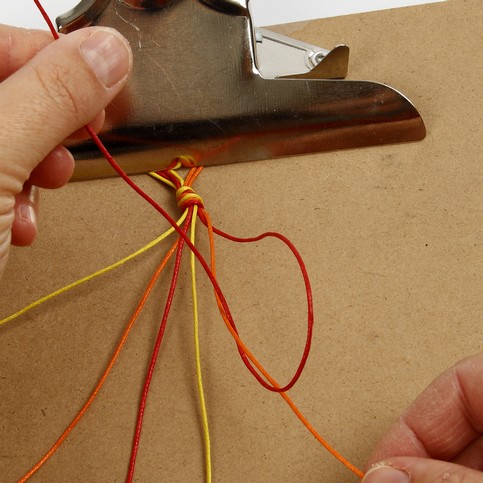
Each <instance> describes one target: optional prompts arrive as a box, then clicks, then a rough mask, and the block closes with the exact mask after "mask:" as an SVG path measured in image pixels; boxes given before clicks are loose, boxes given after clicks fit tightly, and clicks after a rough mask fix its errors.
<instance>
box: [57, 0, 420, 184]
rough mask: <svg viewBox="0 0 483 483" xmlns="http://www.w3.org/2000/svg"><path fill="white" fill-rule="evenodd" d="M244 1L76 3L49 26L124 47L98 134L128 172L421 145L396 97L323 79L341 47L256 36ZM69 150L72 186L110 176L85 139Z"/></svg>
mask: <svg viewBox="0 0 483 483" xmlns="http://www.w3.org/2000/svg"><path fill="white" fill-rule="evenodd" d="M248 4H249V0H83V1H81V2H80V3H79V4H78V6H77V7H75V8H74V9H73V10H71V11H70V12H68V13H67V14H65V15H63V16H61V17H59V18H58V19H57V24H58V27H59V30H60V31H61V32H70V31H72V30H75V29H78V28H81V27H85V26H88V25H106V26H110V27H114V28H116V29H117V30H119V31H120V32H121V33H122V34H123V35H125V36H126V37H127V38H128V39H129V41H130V42H131V45H132V48H133V51H134V71H133V74H132V77H131V79H130V81H129V84H128V86H127V87H126V88H125V89H124V90H123V91H122V92H121V94H120V95H119V96H118V97H117V98H116V99H115V100H114V102H113V103H112V105H111V106H110V107H109V108H108V111H107V120H106V124H105V127H104V129H103V131H102V132H101V135H102V139H103V141H104V142H105V144H106V145H107V147H108V149H109V150H110V151H111V152H112V153H113V154H114V155H115V156H116V159H117V161H118V162H119V163H120V164H121V166H122V167H123V168H124V169H125V170H126V171H127V172H128V173H131V174H134V173H141V172H146V171H150V170H157V169H162V168H164V167H166V166H167V165H168V164H169V163H170V162H171V161H172V160H173V158H176V157H178V156H184V157H187V158H189V159H191V160H193V164H196V165H216V164H226V163H235V162H242V161H254V160H261V159H268V158H275V157H285V156H291V155H298V154H304V153H313V152H318V151H328V150H334V149H344V148H352V147H360V146H369V145H377V144H386V143H395V142H405V141H416V140H420V139H423V138H424V136H425V133H426V131H425V127H424V123H423V121H422V119H421V117H420V115H419V113H418V112H417V110H416V109H415V108H414V106H413V105H412V104H411V103H410V101H409V100H408V99H406V98H405V97H404V96H403V95H402V94H400V93H399V92H397V91H396V90H394V89H392V88H390V87H388V86H385V85H382V84H378V83H375V82H367V81H346V80H327V79H329V78H334V77H337V78H338V77H344V76H345V74H346V72H347V62H348V48H347V47H346V46H338V47H336V48H335V49H334V50H333V51H330V52H329V51H326V50H325V49H321V48H319V47H316V46H312V45H309V44H305V43H302V42H298V41H296V40H294V39H289V38H288V37H284V36H281V35H278V34H275V33H273V32H269V31H267V30H265V29H255V28H254V27H253V25H252V22H251V17H250V13H249V5H248ZM275 51H276V52H275ZM274 59H279V60H276V61H274ZM284 59H285V60H284ZM72 151H73V153H74V156H75V158H76V170H75V175H74V179H89V178H97V177H107V176H111V175H114V172H113V171H112V169H111V168H110V166H108V164H107V163H106V162H104V161H103V160H102V159H101V157H100V154H99V153H98V151H97V149H96V148H95V147H94V145H93V144H92V143H90V142H86V143H83V144H80V145H76V146H73V147H72Z"/></svg>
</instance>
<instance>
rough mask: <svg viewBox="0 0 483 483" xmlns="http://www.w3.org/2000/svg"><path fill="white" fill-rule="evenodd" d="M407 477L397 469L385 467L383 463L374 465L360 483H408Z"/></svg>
mask: <svg viewBox="0 0 483 483" xmlns="http://www.w3.org/2000/svg"><path fill="white" fill-rule="evenodd" d="M409 482H410V479H409V475H408V474H407V473H406V472H405V471H403V470H401V469H399V468H394V467H391V466H386V465H384V463H379V464H377V465H374V466H373V467H372V468H371V469H370V470H369V471H368V472H367V473H366V476H365V477H364V479H363V480H362V483H409Z"/></svg>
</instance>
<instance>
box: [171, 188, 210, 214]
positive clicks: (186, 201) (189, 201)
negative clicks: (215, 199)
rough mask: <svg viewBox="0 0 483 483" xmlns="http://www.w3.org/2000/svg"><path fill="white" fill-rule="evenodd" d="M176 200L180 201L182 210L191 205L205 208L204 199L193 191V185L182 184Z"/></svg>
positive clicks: (179, 204)
mask: <svg viewBox="0 0 483 483" xmlns="http://www.w3.org/2000/svg"><path fill="white" fill-rule="evenodd" d="M176 201H177V202H178V206H179V209H180V210H181V211H184V210H186V209H187V208H189V207H191V206H198V207H200V208H204V204H203V199H202V198H201V196H200V195H198V194H196V193H195V192H194V191H193V188H191V186H181V188H179V189H178V190H177V191H176Z"/></svg>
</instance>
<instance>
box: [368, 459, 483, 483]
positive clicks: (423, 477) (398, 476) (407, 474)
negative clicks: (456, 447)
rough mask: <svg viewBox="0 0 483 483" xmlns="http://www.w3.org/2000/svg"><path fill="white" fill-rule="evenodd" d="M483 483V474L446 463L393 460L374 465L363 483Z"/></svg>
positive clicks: (420, 460) (426, 460)
mask: <svg viewBox="0 0 483 483" xmlns="http://www.w3.org/2000/svg"><path fill="white" fill-rule="evenodd" d="M443 481H444V482H448V483H482V482H483V473H481V472H479V471H476V470H473V469H471V468H467V467H465V466H459V465H455V464H453V463H448V462H445V461H437V460H431V459H426V458H411V457H400V458H391V459H389V460H386V461H384V462H382V463H378V464H376V465H374V466H373V467H372V468H371V469H370V470H369V471H368V472H367V474H366V476H365V477H364V479H363V480H362V483H437V482H443Z"/></svg>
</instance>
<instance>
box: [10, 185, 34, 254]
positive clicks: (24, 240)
mask: <svg viewBox="0 0 483 483" xmlns="http://www.w3.org/2000/svg"><path fill="white" fill-rule="evenodd" d="M38 207H39V190H38V188H37V187H36V186H32V185H30V184H28V183H26V184H25V186H24V189H23V190H22V192H21V193H19V194H18V195H17V196H16V197H15V219H14V221H13V225H12V242H11V243H12V245H15V246H20V247H23V246H29V245H31V244H32V243H33V241H34V240H35V237H36V235H37V216H38Z"/></svg>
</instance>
